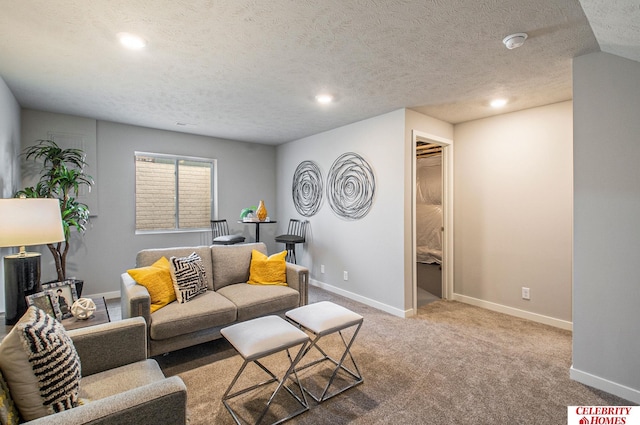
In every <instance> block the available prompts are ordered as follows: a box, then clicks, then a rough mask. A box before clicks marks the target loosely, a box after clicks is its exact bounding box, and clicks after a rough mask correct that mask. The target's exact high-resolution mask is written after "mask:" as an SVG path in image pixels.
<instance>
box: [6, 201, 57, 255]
mask: <svg viewBox="0 0 640 425" xmlns="http://www.w3.org/2000/svg"><path fill="white" fill-rule="evenodd" d="M63 240H64V230H63V229H62V217H61V216H60V201H58V200H57V199H51V198H12V199H0V247H8V246H31V245H44V244H48V243H55V242H61V241H63Z"/></svg>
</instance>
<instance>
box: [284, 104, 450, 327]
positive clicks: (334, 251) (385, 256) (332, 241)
mask: <svg viewBox="0 0 640 425" xmlns="http://www.w3.org/2000/svg"><path fill="white" fill-rule="evenodd" d="M407 126H413V128H415V129H416V130H420V131H424V132H431V133H433V134H436V135H440V136H442V137H448V136H450V135H451V133H452V127H451V125H450V124H447V123H444V122H442V121H438V120H435V119H433V118H429V117H426V116H424V115H422V114H418V113H415V112H413V111H407V110H404V109H399V110H397V111H393V112H390V113H387V114H384V115H380V116H377V117H374V118H370V119H367V120H363V121H360V122H356V123H353V124H350V125H347V126H343V127H340V128H337V129H334V130H330V131H327V132H324V133H320V134H317V135H314V136H310V137H306V138H304V139H301V140H297V141H294V142H291V143H287V144H284V145H280V146H278V180H277V186H278V188H280V190H279V191H278V210H279V211H280V212H281V213H280V214H279V216H280V217H279V218H280V219H282V220H283V223H282V224H281V225H279V227H280V229H281V230H284V228H285V223H284V219H285V218H287V217H291V218H303V217H301V216H300V214H299V213H298V212H297V211H296V209H295V207H294V204H293V199H292V195H291V186H292V180H293V174H294V171H295V169H296V167H297V166H298V164H299V163H300V162H302V161H304V160H313V161H315V162H316V163H317V164H318V166H319V167H320V170H321V171H322V176H323V182H324V184H325V185H326V180H327V173H328V172H329V169H330V167H331V165H332V163H333V161H334V160H335V159H336V158H338V156H340V155H341V154H343V153H345V152H355V153H358V154H359V155H361V156H362V157H363V158H364V159H365V160H366V161H367V162H368V163H369V164H370V165H371V167H372V168H373V170H374V173H375V178H376V193H375V201H374V204H373V206H372V208H371V210H370V211H369V213H368V214H367V215H366V216H365V217H364V218H362V219H360V220H355V221H348V220H345V219H342V218H340V217H338V216H337V215H336V214H334V213H333V211H332V210H331V207H330V206H329V204H328V202H327V201H326V193H325V194H324V195H325V200H324V204H323V206H322V208H321V209H320V211H319V212H318V213H317V214H316V215H314V216H312V217H309V218H308V220H309V221H310V233H309V235H308V236H309V237H308V239H307V240H308V242H307V243H306V244H305V246H303V247H300V246H299V247H298V248H297V253H298V254H299V255H298V259H299V261H298V263H299V264H303V265H305V266H306V267H308V268H309V269H310V273H311V279H312V283H313V284H315V285H318V286H321V287H324V288H326V289H328V290H330V291H333V292H337V293H340V294H342V295H345V296H347V297H350V298H352V299H357V300H360V301H362V302H365V303H367V304H369V305H372V306H375V307H377V308H380V309H383V310H385V311H388V312H390V313H392V314H396V315H399V316H402V315H404V314H405V312H406V311H407V310H408V309H409V308H411V296H410V294H411V289H412V288H411V286H410V284H408V283H410V282H411V273H410V268H409V267H405V265H407V266H410V265H411V263H410V256H408V257H407V255H406V250H405V248H406V247H407V246H409V245H410V243H411V234H410V231H411V220H410V219H409V220H406V219H405V215H406V212H407V211H409V217H411V213H410V211H411V197H410V195H408V194H410V193H411V162H410V159H411V158H410V155H408V152H410V151H411V148H410V147H411V145H410V135H411V127H409V128H407ZM416 127H417V128H416ZM443 133H445V134H443ZM409 252H410V251H409ZM321 265H324V266H325V272H324V273H322V272H321ZM407 269H408V270H409V273H408V274H407V272H406V270H407ZM343 271H347V272H348V273H349V280H347V281H345V280H344V279H343ZM407 295H408V296H407Z"/></svg>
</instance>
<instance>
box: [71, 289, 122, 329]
mask: <svg viewBox="0 0 640 425" xmlns="http://www.w3.org/2000/svg"><path fill="white" fill-rule="evenodd" d="M91 300H93V302H94V303H95V304H96V311H95V312H94V313H93V316H91V317H89V318H88V319H85V320H81V319H76V318H75V317H69V318H67V319H62V321H61V322H60V323H62V326H64V328H65V329H66V330H68V331H70V330H71V329H79V328H85V327H87V326H93V325H101V324H102V323H108V322H110V321H111V318H110V317H109V310H107V301H106V300H105V299H104V297H100V298H91Z"/></svg>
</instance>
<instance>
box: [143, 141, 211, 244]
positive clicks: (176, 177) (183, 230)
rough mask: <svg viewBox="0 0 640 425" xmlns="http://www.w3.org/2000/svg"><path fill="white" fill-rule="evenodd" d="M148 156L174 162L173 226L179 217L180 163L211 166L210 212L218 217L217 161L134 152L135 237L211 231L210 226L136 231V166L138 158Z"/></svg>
mask: <svg viewBox="0 0 640 425" xmlns="http://www.w3.org/2000/svg"><path fill="white" fill-rule="evenodd" d="M143 156H148V157H152V158H160V159H169V160H172V161H173V162H174V166H175V173H174V187H175V190H176V196H175V209H176V210H175V211H176V212H175V217H174V226H178V224H179V223H178V221H179V216H180V197H179V190H180V185H179V178H180V176H179V162H180V161H193V162H203V163H209V164H210V165H211V197H210V200H209V201H210V210H211V217H217V216H218V160H217V159H215V158H204V157H198V156H187V155H176V154H165V153H156V152H143V151H134V153H133V166H134V171H133V173H134V190H133V205H134V229H135V234H136V235H151V234H162V233H195V232H207V231H210V230H211V226H207V227H198V228H179V227H174V228H173V229H153V230H144V229H142V230H141V229H138V227H137V226H138V223H137V219H136V215H137V212H138V202H137V197H138V184H137V165H136V162H137V161H138V157H143ZM211 217H209V220H211Z"/></svg>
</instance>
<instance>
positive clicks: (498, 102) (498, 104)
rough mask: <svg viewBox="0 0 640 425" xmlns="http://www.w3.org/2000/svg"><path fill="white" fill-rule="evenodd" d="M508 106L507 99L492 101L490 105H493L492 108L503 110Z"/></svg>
mask: <svg viewBox="0 0 640 425" xmlns="http://www.w3.org/2000/svg"><path fill="white" fill-rule="evenodd" d="M506 104H507V99H494V100H492V101H491V103H489V105H491V107H492V108H502V107H503V106H504V105H506Z"/></svg>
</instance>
